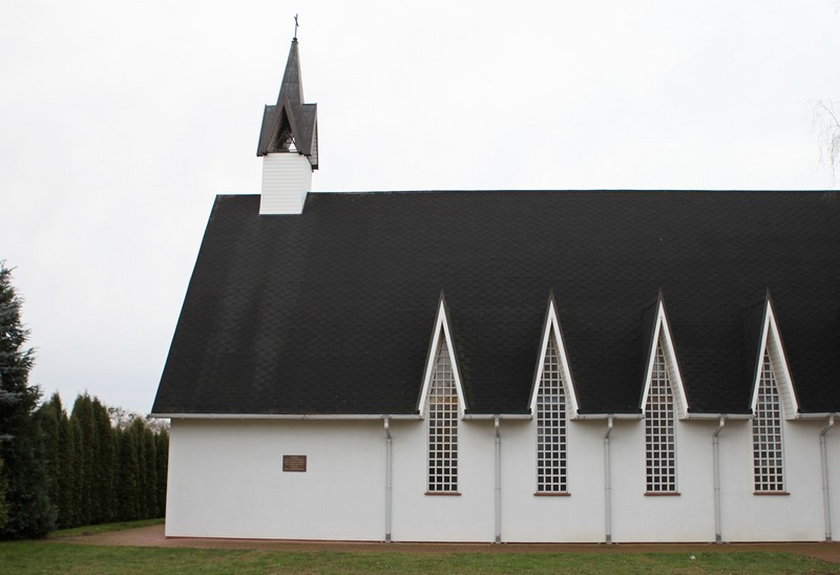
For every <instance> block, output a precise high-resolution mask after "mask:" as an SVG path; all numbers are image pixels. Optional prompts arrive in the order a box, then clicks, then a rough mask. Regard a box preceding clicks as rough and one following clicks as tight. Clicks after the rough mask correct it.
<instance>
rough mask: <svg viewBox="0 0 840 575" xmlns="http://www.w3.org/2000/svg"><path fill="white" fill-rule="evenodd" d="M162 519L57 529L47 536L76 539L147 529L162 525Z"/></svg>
mask: <svg viewBox="0 0 840 575" xmlns="http://www.w3.org/2000/svg"><path fill="white" fill-rule="evenodd" d="M163 522H164V519H163V517H161V518H159V519H144V520H142V521H124V522H122V523H100V524H99V525H85V526H84V527H73V528H72V529H59V530H58V531H52V532H51V533H50V534H49V538H50V539H61V538H62V537H77V536H79V535H96V534H97V533H108V532H109V531H122V530H123V529H135V528H137V527H148V526H150V525H162V524H163Z"/></svg>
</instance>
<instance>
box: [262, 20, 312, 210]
mask: <svg viewBox="0 0 840 575" xmlns="http://www.w3.org/2000/svg"><path fill="white" fill-rule="evenodd" d="M257 156H259V157H262V159H263V173H262V193H261V196H260V215H269V214H300V213H302V212H303V204H304V202H305V201H306V195H307V194H308V193H309V191H310V190H311V189H312V172H313V171H314V170H317V169H318V107H317V104H304V103H303V82H302V81H301V74H300V54H299V53H298V39H297V35H295V37H294V38H293V39H292V46H291V48H290V49H289V58H288V60H287V61H286V70H285V72H284V73H283V83H282V84H281V85H280V95H279V96H278V97H277V103H276V104H275V105H273V106H266V107H265V112H264V113H263V122H262V130H260V142H259V146H258V148H257Z"/></svg>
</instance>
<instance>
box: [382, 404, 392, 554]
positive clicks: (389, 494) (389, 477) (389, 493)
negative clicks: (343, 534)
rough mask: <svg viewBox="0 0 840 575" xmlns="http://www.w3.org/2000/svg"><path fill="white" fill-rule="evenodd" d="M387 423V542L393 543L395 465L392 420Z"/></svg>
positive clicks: (387, 420) (385, 419)
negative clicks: (392, 503)
mask: <svg viewBox="0 0 840 575" xmlns="http://www.w3.org/2000/svg"><path fill="white" fill-rule="evenodd" d="M384 422H385V542H386V543H390V542H391V498H392V491H393V464H392V455H391V451H392V440H391V419H390V418H389V417H386V418H384Z"/></svg>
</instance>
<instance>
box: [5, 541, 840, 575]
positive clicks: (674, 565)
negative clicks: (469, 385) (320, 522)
mask: <svg viewBox="0 0 840 575" xmlns="http://www.w3.org/2000/svg"><path fill="white" fill-rule="evenodd" d="M513 572H515V573H593V574H601V573H603V574H609V575H614V574H624V573H639V574H646V575H647V574H658V573H662V574H665V573H677V574H680V573H687V574H700V573H756V574H762V575H764V574H772V573H797V574H801V573H806V574H808V573H810V574H817V573H840V565H836V564H832V563H826V562H823V561H819V560H817V559H810V558H807V557H801V556H797V555H792V554H787V553H761V552H734V553H697V554H696V558H695V559H694V560H692V559H691V558H690V556H689V554H687V553H609V554H598V553H562V554H560V553H476V552H453V553H433V552H391V551H388V552H370V551H359V552H335V551H319V552H314V551H313V552H282V551H243V550H222V549H187V548H159V547H101V546H95V545H80V544H73V543H61V542H55V541H19V542H17V541H15V542H5V543H0V573H3V574H7V573H8V574H16V575H17V574H20V575H28V574H36V573H37V574H49V573H71V574H78V575H87V574H97V575H98V574H100V573H108V574H114V575H122V574H141V573H142V574H147V573H153V574H154V575H164V574H168V573H173V574H184V575H186V574H192V573H201V574H221V573H230V574H233V573H235V574H246V575H247V574H256V573H260V574H267V573H305V574H311V575H315V574H331V573H335V574H345V573H349V574H357V573H358V574H376V573H466V574H471V573H481V574H485V573H490V574H494V573H513Z"/></svg>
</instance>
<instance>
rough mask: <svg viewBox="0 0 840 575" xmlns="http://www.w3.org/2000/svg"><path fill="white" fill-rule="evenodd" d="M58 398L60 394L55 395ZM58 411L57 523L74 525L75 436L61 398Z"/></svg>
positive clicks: (60, 525) (67, 525)
mask: <svg viewBox="0 0 840 575" xmlns="http://www.w3.org/2000/svg"><path fill="white" fill-rule="evenodd" d="M55 397H56V399H58V395H56V396H55ZM56 408H57V412H58V450H57V451H58V464H57V465H56V468H57V470H58V479H57V481H56V483H57V484H58V485H57V487H58V495H57V497H58V498H57V499H55V500H54V503H55V505H56V507H57V508H58V519H57V523H56V525H58V526H59V527H62V528H66V527H72V526H74V522H73V515H72V514H73V509H74V507H73V505H74V495H75V488H76V475H77V473H76V458H75V445H74V437H73V427H72V426H71V425H70V419H69V418H68V417H67V412H66V411H65V410H64V406H63V405H61V400H60V399H59V400H58V402H57V403H56Z"/></svg>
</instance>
